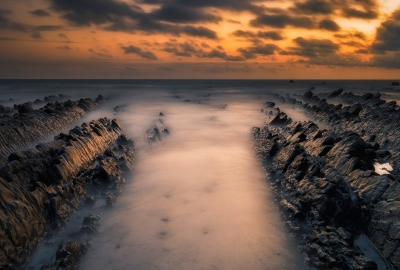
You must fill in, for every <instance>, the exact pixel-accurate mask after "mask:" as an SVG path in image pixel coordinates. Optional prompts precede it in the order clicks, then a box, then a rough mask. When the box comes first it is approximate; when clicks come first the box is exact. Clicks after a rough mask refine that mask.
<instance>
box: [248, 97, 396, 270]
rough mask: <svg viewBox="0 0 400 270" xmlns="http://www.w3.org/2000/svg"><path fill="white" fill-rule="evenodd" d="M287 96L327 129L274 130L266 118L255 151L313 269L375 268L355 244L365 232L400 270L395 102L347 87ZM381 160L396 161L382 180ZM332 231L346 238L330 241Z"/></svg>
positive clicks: (296, 127) (256, 131) (297, 126)
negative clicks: (377, 167) (376, 167)
mask: <svg viewBox="0 0 400 270" xmlns="http://www.w3.org/2000/svg"><path fill="white" fill-rule="evenodd" d="M283 99H284V100H285V102H288V100H292V102H290V103H291V104H297V105H298V106H299V108H303V109H304V111H305V112H306V113H307V114H308V115H309V116H310V118H311V119H315V120H317V121H319V122H322V123H324V124H326V126H327V127H329V129H328V130H322V129H320V128H319V127H318V126H317V125H316V124H314V123H312V122H308V123H307V122H304V123H292V124H289V125H283V126H279V127H276V126H273V125H271V124H270V121H269V120H267V121H266V125H265V126H264V127H260V128H255V129H254V130H253V135H254V138H255V147H256V151H257V153H258V155H259V157H260V158H261V159H262V160H263V163H264V166H265V167H266V169H267V171H270V172H271V181H272V183H273V184H272V185H273V188H274V190H275V191H276V194H277V198H278V200H279V201H280V205H281V206H282V209H283V211H284V213H285V219H286V220H287V222H288V224H289V226H290V227H292V228H293V229H294V230H295V231H296V232H297V234H298V235H299V236H300V238H301V241H302V245H303V246H302V249H303V250H304V251H305V253H306V254H307V258H308V260H309V262H310V264H311V265H313V266H315V267H316V268H317V269H376V268H374V267H376V266H374V263H372V262H370V261H369V260H368V259H367V258H366V257H365V256H364V255H363V254H362V253H360V251H359V250H358V249H357V247H355V246H354V244H353V240H354V238H355V237H357V235H359V234H361V233H365V235H367V236H368V237H369V239H370V240H371V241H372V242H373V244H374V245H375V247H376V248H377V249H378V250H379V252H380V253H381V255H382V256H383V258H385V259H386V260H387V261H388V262H389V263H390V264H391V266H392V267H393V268H394V269H400V251H399V249H400V245H399V244H400V238H399V236H400V235H399V232H400V223H399V222H398V220H399V217H400V210H399V209H400V197H399V194H400V193H399V192H400V188H399V179H400V178H399V177H400V173H399V170H400V162H399V159H400V158H399V156H400V154H399V150H398V149H400V148H399V143H400V141H399V138H400V137H399V136H398V135H400V128H399V125H398V120H399V119H400V112H399V111H400V110H399V107H398V106H397V104H396V102H386V101H385V100H383V99H382V98H381V95H380V94H373V93H367V94H364V95H355V94H353V93H347V92H344V91H343V89H339V90H337V91H334V92H331V93H327V94H324V93H322V94H314V93H313V92H311V91H308V92H306V93H305V94H304V95H301V96H300V95H297V96H295V97H294V98H293V97H290V98H288V97H284V98H283ZM266 113H270V112H267V111H266ZM272 113H273V112H272ZM376 162H380V163H386V162H387V163H389V164H391V165H392V166H393V171H391V172H390V173H388V174H385V175H378V174H377V173H376V172H375V171H374V164H375V163H376ZM327 227H329V228H330V230H331V232H335V233H337V232H338V231H342V230H344V231H345V232H346V233H345V234H344V233H341V234H340V235H339V236H338V238H335V237H333V238H332V239H334V242H329V241H328V240H327V239H328V238H326V237H325V236H324V235H326V234H327V233H328V230H327V229H326V228H327ZM345 235H347V237H344V236H345ZM329 239H330V238H329ZM322 240H324V241H322ZM327 241H328V242H327ZM332 247H334V248H333V249H332ZM338 258H339V259H338ZM391 266H387V267H388V268H385V269H391V268H390V267H391Z"/></svg>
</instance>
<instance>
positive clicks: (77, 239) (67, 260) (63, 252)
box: [40, 215, 101, 270]
mask: <svg viewBox="0 0 400 270" xmlns="http://www.w3.org/2000/svg"><path fill="white" fill-rule="evenodd" d="M100 218H101V216H100V215H90V216H87V217H85V218H84V220H83V222H82V227H81V229H80V231H79V232H77V233H74V234H70V235H69V236H68V238H67V239H66V240H64V241H63V242H62V243H61V244H60V246H59V248H58V250H57V252H56V254H55V256H54V257H53V258H52V260H51V262H49V263H48V264H47V265H44V266H42V267H41V268H40V269H41V270H58V269H64V270H77V269H79V266H80V263H81V260H82V258H83V256H84V255H85V253H86V251H87V250H88V248H89V247H90V242H89V240H90V239H91V238H92V236H93V235H95V234H97V232H98V229H99V226H100Z"/></svg>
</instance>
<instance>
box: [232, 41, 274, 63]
mask: <svg viewBox="0 0 400 270" xmlns="http://www.w3.org/2000/svg"><path fill="white" fill-rule="evenodd" d="M277 50H279V47H278V46H276V45H275V44H254V45H253V46H250V47H247V48H240V49H238V51H239V52H240V53H241V54H242V55H243V57H244V58H246V59H254V58H256V57H257V55H274V54H275V52H276V51H277Z"/></svg>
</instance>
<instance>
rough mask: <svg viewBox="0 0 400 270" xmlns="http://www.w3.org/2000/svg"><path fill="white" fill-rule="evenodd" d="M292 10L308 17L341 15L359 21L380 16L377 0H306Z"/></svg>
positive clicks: (295, 5)
mask: <svg viewBox="0 0 400 270" xmlns="http://www.w3.org/2000/svg"><path fill="white" fill-rule="evenodd" d="M291 10H292V11H293V12H295V13H303V14H308V15H332V14H341V15H342V16H344V17H348V18H359V19H375V18H377V17H378V15H379V13H378V10H379V5H378V3H377V1H376V0H330V1H328V0H306V1H303V2H297V3H295V4H294V6H293V7H292V8H291Z"/></svg>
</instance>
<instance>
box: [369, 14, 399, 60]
mask: <svg viewBox="0 0 400 270" xmlns="http://www.w3.org/2000/svg"><path fill="white" fill-rule="evenodd" d="M372 50H373V51H374V52H376V53H386V52H391V51H400V9H399V10H397V11H395V12H394V13H393V14H392V16H391V17H390V19H389V20H387V21H386V22H383V23H382V24H381V25H380V26H379V27H378V29H377V32H376V38H375V40H374V42H373V44H372Z"/></svg>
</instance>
